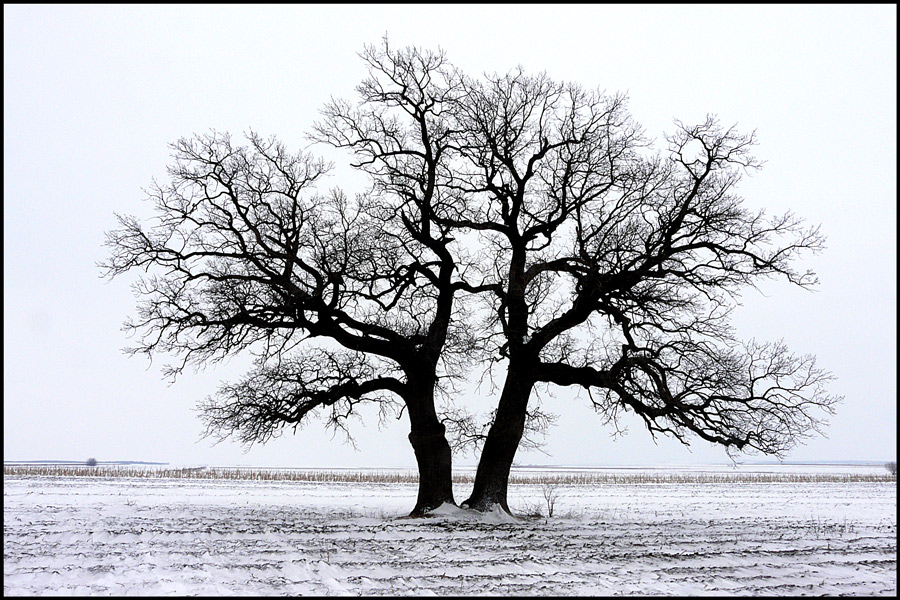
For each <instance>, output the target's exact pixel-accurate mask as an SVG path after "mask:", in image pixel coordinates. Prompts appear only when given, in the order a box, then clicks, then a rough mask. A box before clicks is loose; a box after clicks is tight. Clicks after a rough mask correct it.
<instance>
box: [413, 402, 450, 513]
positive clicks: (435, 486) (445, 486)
mask: <svg viewBox="0 0 900 600" xmlns="http://www.w3.org/2000/svg"><path fill="white" fill-rule="evenodd" d="M409 441H410V443H411V444H412V447H413V450H414V451H415V453H416V462H417V463H418V466H419V494H418V497H417V498H416V506H415V508H413V510H412V512H411V513H410V516H421V515H423V514H425V513H426V512H428V511H430V510H433V509H435V508H437V507H438V506H440V505H441V504H443V503H445V502H448V503H450V504H454V505H455V504H456V502H455V501H454V500H453V477H452V468H451V456H450V444H448V443H447V438H446V436H445V435H444V425H443V423H440V422H437V419H435V424H432V425H430V426H429V427H428V428H427V429H425V430H422V429H418V428H415V427H413V430H412V431H411V432H410V434H409Z"/></svg>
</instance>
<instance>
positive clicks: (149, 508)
mask: <svg viewBox="0 0 900 600" xmlns="http://www.w3.org/2000/svg"><path fill="white" fill-rule="evenodd" d="M464 488H465V489H464ZM415 490H416V488H415V485H414V484H361V483H353V484H341V483H327V484H323V483H306V482H258V481H216V480H195V481H192V480H185V479H137V478H133V479H124V478H123V479H100V478H89V477H19V476H16V477H4V482H3V495H4V502H3V592H4V595H41V594H59V595H194V594H196V595H213V594H215V595H226V594H227V595H234V594H244V595H246V594H254V595H300V594H308V595H332V594H337V595H359V594H364V595H380V594H389V595H397V594H401V595H406V594H415V595H428V594H439V595H451V594H452V595H465V594H488V595H509V594H512V595H561V594H565V595H573V594H576V595H612V594H643V595H648V594H655V595H718V594H731V595H734V594H741V595H797V594H801V595H839V594H840V595H885V596H893V595H896V592H897V562H896V561H897V488H896V483H895V482H891V483H871V482H869V483H840V484H836V483H765V484H763V483H752V484H708V483H706V484H696V483H680V484H641V485H622V484H619V485H572V486H561V487H559V488H558V489H557V493H558V495H559V500H558V502H557V504H556V507H555V515H554V517H553V518H550V519H545V518H540V519H534V518H530V519H518V520H516V519H512V518H509V517H507V516H505V515H500V514H488V515H484V516H477V517H476V516H473V515H471V514H469V513H466V512H461V511H458V510H455V509H452V508H448V509H444V510H439V511H438V512H439V513H440V514H438V515H436V516H434V517H432V518H428V519H407V518H401V517H402V516H403V515H404V514H405V513H406V512H408V511H409V509H410V508H411V507H412V505H413V503H414V498H415ZM467 491H468V486H460V485H457V486H456V496H457V500H463V499H464V498H465V492H467ZM510 505H511V507H512V508H513V510H514V511H515V510H517V509H518V511H519V512H520V513H522V512H533V508H534V507H535V506H538V505H540V506H541V507H542V509H543V512H544V514H546V503H545V501H544V498H543V495H542V492H541V486H539V485H518V486H514V487H513V488H512V490H511V493H510ZM529 509H532V510H529Z"/></svg>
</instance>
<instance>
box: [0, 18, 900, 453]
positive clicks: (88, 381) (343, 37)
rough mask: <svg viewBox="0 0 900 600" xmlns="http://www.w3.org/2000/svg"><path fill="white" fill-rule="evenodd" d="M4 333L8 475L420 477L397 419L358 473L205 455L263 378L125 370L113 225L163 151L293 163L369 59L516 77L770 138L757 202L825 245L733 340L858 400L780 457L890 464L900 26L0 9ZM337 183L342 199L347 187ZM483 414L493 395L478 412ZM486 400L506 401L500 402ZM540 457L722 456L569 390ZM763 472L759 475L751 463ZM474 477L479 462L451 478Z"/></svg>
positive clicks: (756, 307)
mask: <svg viewBox="0 0 900 600" xmlns="http://www.w3.org/2000/svg"><path fill="white" fill-rule="evenodd" d="M3 12H4V25H3V27H4V48H3V62H4V86H3V89H4V99H3V100H4V102H3V111H4V112H3V119H4V153H3V156H4V159H3V160H4V203H3V217H4V221H3V231H4V242H3V249H4V256H3V269H4V270H3V283H4V285H3V320H4V336H3V338H4V339H3V341H4V349H3V370H4V380H3V388H4V396H3V398H4V400H3V416H4V421H3V451H4V459H5V460H37V459H57V460H59V459H65V460H83V459H86V458H88V457H96V458H97V459H98V460H146V461H163V462H170V463H176V464H209V465H230V464H248V465H273V466H412V465H414V464H415V461H414V458H413V453H412V449H411V448H410V446H409V443H408V441H407V439H406V434H407V433H408V421H407V420H406V418H405V417H404V418H403V419H402V420H400V421H397V422H394V423H392V424H389V425H388V426H387V427H385V428H383V429H381V430H379V429H378V428H377V426H376V423H375V422H374V421H373V422H369V423H366V424H365V426H362V425H356V426H354V427H353V432H354V433H355V434H356V440H357V446H358V448H359V451H355V450H353V448H351V447H350V446H348V445H347V444H345V443H344V441H343V439H342V438H341V437H340V436H338V437H335V438H332V435H331V434H330V433H328V432H326V431H325V430H324V428H323V427H322V426H321V424H320V423H319V422H312V423H310V424H309V425H307V426H306V427H305V428H304V429H302V430H298V433H297V434H296V435H291V434H288V435H286V436H285V437H283V438H281V439H279V440H276V441H274V442H271V443H269V444H268V445H266V446H265V447H254V448H253V449H251V450H250V451H249V452H247V453H245V452H244V449H243V448H242V447H241V446H240V445H239V444H237V443H231V442H224V443H221V444H219V445H216V446H213V445H212V444H211V442H210V441H208V440H201V439H200V434H201V432H202V425H201V422H200V420H199V419H198V417H197V415H196V413H195V412H194V407H195V404H196V402H197V401H198V400H202V399H203V398H204V397H205V396H206V395H208V394H210V393H212V392H213V391H214V390H215V388H216V387H217V386H218V384H219V382H221V381H235V380H237V379H238V378H239V377H240V376H241V375H242V374H243V373H244V370H245V369H246V368H247V367H248V366H249V361H248V360H246V359H245V358H242V357H237V358H235V359H234V360H231V361H230V362H227V363H224V364H222V365H219V366H218V367H216V368H214V369H208V370H206V371H204V372H201V373H198V374H191V373H188V374H186V375H184V376H183V377H182V378H181V379H179V380H178V381H177V382H176V383H175V384H174V385H171V386H170V385H168V384H167V382H166V381H164V380H163V378H162V375H161V372H160V367H161V365H162V364H163V363H164V362H165V360H164V359H165V358H166V357H160V359H159V360H157V361H155V362H154V363H153V364H148V362H147V361H146V360H145V359H144V358H137V357H135V358H129V357H127V356H126V355H124V354H123V353H122V352H121V349H122V348H123V347H125V346H127V345H128V344H129V339H128V338H127V337H126V335H125V334H124V333H123V332H122V331H121V329H120V328H121V325H122V322H123V321H124V320H125V318H126V317H128V316H130V315H133V314H134V309H135V299H134V297H133V296H132V294H131V290H130V287H129V282H128V280H126V279H125V278H122V279H117V280H114V281H112V282H108V281H106V280H104V279H101V278H100V276H99V270H98V269H97V267H96V263H97V262H99V261H101V260H104V259H105V258H106V256H107V250H106V249H105V248H104V247H103V246H102V244H103V240H104V232H105V231H107V230H109V229H112V228H114V227H115V226H116V221H115V218H114V216H113V213H114V212H120V213H126V214H135V215H138V216H142V215H143V216H146V215H147V214H148V212H149V211H148V209H149V205H148V204H147V203H145V202H143V201H142V198H143V193H142V188H144V187H146V186H147V185H148V184H149V183H150V181H151V178H153V177H157V178H158V179H160V180H164V179H165V168H166V165H167V164H168V163H169V161H170V156H169V152H170V151H169V149H168V148H167V144H169V143H170V142H173V141H175V140H176V139H178V138H179V137H181V136H190V135H191V134H193V133H205V132H207V131H209V130H210V129H212V128H215V129H217V130H219V131H228V132H232V133H233V134H235V135H236V136H238V137H239V136H240V134H241V132H244V131H246V130H247V129H248V128H251V127H252V128H253V129H255V130H256V131H258V132H259V133H261V134H263V135H270V134H275V135H277V136H278V137H279V138H280V139H281V140H283V141H284V142H285V143H286V144H287V145H288V146H289V147H290V148H292V149H299V148H300V147H303V146H305V145H306V142H305V140H304V137H303V136H304V133H305V132H306V131H307V130H308V129H309V127H310V125H311V124H312V122H313V121H314V120H316V119H317V118H318V110H319V108H321V106H322V105H323V103H324V102H326V101H327V100H328V99H329V97H330V96H332V95H333V96H335V97H344V98H354V95H353V94H354V91H353V88H354V86H355V85H356V84H357V83H359V81H360V80H361V79H362V78H363V77H364V76H365V70H364V66H363V63H362V61H361V60H360V59H359V57H358V55H357V53H358V52H359V51H361V50H362V48H363V45H364V44H367V43H377V42H379V40H380V39H381V37H382V36H383V35H385V33H387V34H388V35H389V38H390V41H391V44H392V45H393V46H395V47H399V46H406V45H416V46H421V47H423V48H428V49H436V48H437V47H440V48H442V49H444V50H445V51H446V53H447V55H448V58H449V59H450V61H451V62H453V63H454V64H456V65H457V66H459V67H461V68H462V69H463V70H465V71H466V72H467V73H469V74H470V75H478V74H480V73H484V72H506V71H508V70H510V69H512V68H514V67H516V66H517V65H521V66H522V67H523V68H524V69H526V71H528V72H530V73H536V72H539V71H546V72H547V74H548V75H549V76H550V77H552V78H554V79H556V80H564V81H575V82H578V83H580V84H582V85H584V86H585V87H588V88H597V87H599V88H602V89H605V90H606V91H608V92H616V91H623V92H627V93H628V94H629V97H630V108H631V111H632V114H633V115H634V117H635V118H636V119H637V121H638V122H640V123H641V124H642V125H643V126H644V127H645V129H646V131H647V132H648V134H650V135H653V136H655V137H656V138H657V139H659V140H661V139H662V135H663V133H665V132H670V131H672V129H673V126H672V122H673V119H675V118H678V119H680V120H682V121H684V122H686V123H691V122H696V121H700V120H702V119H703V117H704V116H705V115H706V114H707V113H716V114H718V115H719V117H720V119H721V120H722V122H723V123H728V124H731V123H737V124H738V127H739V128H740V129H741V130H742V131H750V130H752V129H756V131H757V136H758V139H759V146H758V147H757V149H756V155H757V156H758V158H760V159H762V160H764V161H766V165H765V167H764V168H763V169H762V170H761V171H759V172H758V173H756V174H754V175H753V177H752V178H749V179H745V180H744V181H743V183H742V184H741V186H740V188H739V190H738V191H739V192H740V193H741V194H742V195H743V196H744V197H745V198H746V202H747V205H748V206H751V207H765V208H766V209H767V210H768V211H769V212H770V213H780V212H784V211H786V210H793V211H794V212H795V213H797V214H798V215H800V216H802V217H804V218H805V219H806V221H807V222H808V223H810V224H821V226H822V231H823V232H824V234H825V235H826V236H827V238H828V241H827V250H826V251H825V252H824V253H822V254H821V255H819V256H814V257H807V258H805V259H803V261H802V264H803V266H809V267H811V268H813V269H814V270H815V271H816V272H817V273H818V275H819V278H820V281H821V283H820V285H819V286H818V288H817V291H815V292H805V291H802V290H799V289H796V288H794V287H792V286H790V285H789V284H786V283H770V284H766V285H764V286H763V287H762V293H760V292H756V291H752V290H750V291H748V292H747V293H746V294H745V295H744V298H743V300H744V305H743V306H742V307H741V308H740V309H739V310H738V311H737V313H736V318H735V324H736V326H737V329H738V334H739V336H740V337H742V338H745V339H749V338H752V337H756V338H757V339H764V340H777V339H784V341H785V342H786V343H787V344H788V346H789V347H790V348H791V350H792V351H794V352H796V353H799V354H807V353H810V354H815V355H816V356H817V357H818V362H819V366H821V367H823V368H825V369H827V370H829V371H831V372H832V373H833V374H834V375H835V376H836V377H837V379H836V381H835V382H834V383H833V384H832V385H831V388H830V389H831V391H832V392H833V393H834V394H839V395H843V396H845V400H844V402H843V404H841V405H840V406H839V407H838V408H837V414H836V415H835V416H834V417H832V418H831V420H830V425H829V427H828V429H827V435H828V439H824V438H816V439H813V440H810V441H808V442H807V443H806V444H805V445H804V446H801V447H799V448H798V449H797V450H795V451H794V452H793V453H792V454H791V455H790V456H789V459H792V460H847V459H849V460H888V459H891V460H893V459H895V458H896V442H897V428H896V417H897V408H896V399H897V370H896V360H897V337H896V334H897V318H896V313H897V311H896V309H897V290H896V285H897V274H896V267H897V208H896V201H897V189H896V176H897V172H896V160H897V156H896V144H897V137H896V133H897V122H896V111H897V91H896V83H897V80H896V74H897V64H896V56H897V54H896V51H897V37H896V36H897V30H896V16H897V14H896V13H897V9H896V6H893V5H877V6H852V7H850V6H835V5H825V6H792V7H783V6H772V5H767V6H738V7H734V6H718V5H701V6H670V5H665V6H641V5H637V6H619V7H616V6H599V5H598V6H585V5H572V6H558V5H556V6H541V5H493V6H480V5H461V6H450V5H436V6H432V5H427V6H416V5H406V4H404V5H387V6H369V5H360V6H352V5H328V6H308V5H300V6H269V5H267V6H233V5H228V6H218V7H209V6H186V7H185V6H125V7H120V6H20V5H4V7H3ZM337 183H339V182H334V184H337ZM469 400H470V401H473V402H480V403H482V404H481V405H482V406H487V405H489V403H490V402H491V401H492V398H490V397H487V394H486V391H485V390H482V395H481V397H477V396H475V397H473V398H469ZM493 400H495V399H493ZM544 407H545V408H546V409H547V410H549V411H551V412H554V413H557V414H558V415H559V416H560V418H559V424H558V425H557V426H556V427H554V428H553V429H551V430H550V431H549V433H548V436H547V444H546V446H545V448H544V451H545V452H546V453H547V455H544V454H540V453H534V452H532V453H521V452H520V454H519V455H518V457H517V458H518V462H520V463H541V464H582V465H604V464H606V465H627V464H654V463H669V464H672V463H702V462H719V461H724V460H727V458H726V456H725V454H724V452H723V451H722V450H721V449H719V448H715V447H712V446H710V445H708V444H706V443H705V442H703V441H701V440H697V441H695V442H694V443H693V444H692V446H691V448H690V450H688V449H685V448H683V447H682V446H681V445H680V444H678V443H676V442H674V441H669V440H664V439H661V440H659V441H658V443H657V444H654V443H653V442H652V441H651V439H650V436H649V434H648V433H647V432H646V430H645V429H644V428H643V426H642V425H641V424H640V423H638V422H636V421H624V422H623V425H626V426H627V427H628V431H627V433H626V434H625V435H624V436H618V437H613V436H612V435H611V434H612V433H613V432H612V430H610V429H609V428H608V427H604V426H602V424H601V421H600V419H599V418H598V417H597V416H595V415H594V414H593V413H592V411H591V410H590V409H589V408H588V404H587V400H586V399H585V398H579V397H576V395H575V394H574V392H573V391H572V390H558V393H556V395H555V398H547V399H546V401H545V404H544ZM755 458H760V457H755ZM457 461H458V462H459V463H460V464H463V463H468V464H471V463H473V458H472V457H471V456H469V455H466V456H461V457H459V458H458V459H457Z"/></svg>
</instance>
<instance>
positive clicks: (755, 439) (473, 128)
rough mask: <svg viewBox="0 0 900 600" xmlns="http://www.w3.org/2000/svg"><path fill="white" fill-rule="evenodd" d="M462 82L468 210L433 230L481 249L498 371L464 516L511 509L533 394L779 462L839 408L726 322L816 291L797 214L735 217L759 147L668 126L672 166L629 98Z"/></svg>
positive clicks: (496, 80)
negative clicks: (756, 295) (765, 296)
mask: <svg viewBox="0 0 900 600" xmlns="http://www.w3.org/2000/svg"><path fill="white" fill-rule="evenodd" d="M462 81H463V84H462V85H463V86H464V88H465V89H466V94H465V95H463V96H462V97H461V100H460V101H459V103H458V104H457V110H456V111H455V117H456V119H455V122H454V123H453V125H452V126H451V129H454V130H456V131H457V132H459V133H458V136H459V140H460V141H459V142H458V145H457V149H458V153H459V163H458V166H457V179H456V188H455V189H456V191H457V193H458V195H459V196H460V197H461V198H463V200H462V201H459V202H457V203H455V204H454V205H452V206H451V207H450V208H451V210H446V211H444V212H442V213H441V223H443V224H445V225H449V226H452V227H456V228H463V229H468V230H471V231H477V232H479V234H480V235H481V238H482V241H483V243H484V244H485V246H486V247H489V248H491V252H490V253H489V254H485V255H484V257H487V259H486V262H485V263H484V264H483V265H482V273H483V274H484V275H485V276H486V277H489V278H490V277H492V279H491V280H490V281H489V282H488V283H485V284H484V285H483V286H482V289H484V290H486V291H487V292H488V294H487V297H488V298H491V299H492V314H493V321H492V328H491V330H490V331H489V333H488V334H486V335H487V336H491V337H490V339H496V340H497V342H496V344H495V346H494V347H495V351H496V357H497V358H498V359H502V361H503V362H504V364H505V365H506V379H505V383H504V384H503V387H502V391H501V394H500V399H499V403H498V405H497V410H496V413H495V416H494V419H493V422H492V425H491V427H490V430H489V432H488V434H487V437H486V438H485V439H484V448H483V452H482V455H481V458H480V461H479V466H478V471H477V474H476V479H475V484H474V487H473V491H472V494H471V496H470V497H469V499H468V500H467V501H466V502H465V503H464V505H468V506H470V507H473V508H477V509H486V508H488V507H490V506H491V505H493V504H500V505H501V506H502V507H503V508H504V509H505V510H507V511H508V510H509V508H508V506H507V501H506V496H507V486H508V477H509V470H510V467H511V465H512V462H513V458H514V456H515V453H516V450H517V448H518V447H519V444H520V441H521V439H522V435H523V431H524V429H525V423H526V418H527V414H528V404H529V399H530V398H531V396H532V392H533V390H534V388H535V386H537V385H549V384H554V385H561V386H579V387H581V388H584V389H585V390H587V391H588V393H589V394H590V395H591V398H592V401H593V404H594V406H595V408H596V410H597V411H598V412H599V413H601V414H602V415H604V416H605V417H606V419H608V420H609V421H613V422H614V421H615V420H616V418H617V416H618V415H619V414H620V413H621V411H623V410H631V411H634V412H635V413H636V414H638V415H639V416H640V417H642V419H643V420H644V422H645V424H646V426H647V428H648V430H649V431H650V432H651V434H654V435H655V434H657V433H665V434H670V435H673V436H675V437H676V438H677V439H679V440H680V441H682V442H684V443H688V442H689V438H688V435H689V434H694V435H696V436H699V437H700V438H701V439H704V440H707V441H709V442H713V443H717V444H722V445H724V446H726V447H727V448H729V449H732V450H744V451H750V450H756V451H759V452H763V453H767V454H776V455H777V454H780V453H783V452H784V451H786V450H787V449H789V448H790V447H791V446H792V445H793V444H794V443H795V442H796V440H797V439H799V438H800V437H802V436H803V435H806V434H807V433H808V432H809V431H812V430H816V428H817V426H818V425H819V420H818V418H817V417H816V416H815V411H816V410H818V409H821V410H822V411H824V412H825V413H830V412H831V410H832V406H833V404H834V403H835V402H837V401H838V398H835V397H831V396H828V395H827V394H826V393H825V388H824V384H825V383H827V381H828V380H829V379H830V376H829V375H828V374H827V373H825V372H823V371H821V370H820V369H818V368H817V367H816V366H815V360H814V358H812V357H809V356H804V357H796V356H793V355H791V354H790V353H789V352H788V350H787V349H786V348H785V346H784V345H783V344H781V343H774V344H773V343H757V342H750V343H749V344H745V345H742V344H740V343H739V342H738V340H737V339H736V338H735V337H734V334H733V331H732V329H731V327H730V326H729V323H728V316H729V313H730V311H731V309H732V308H733V306H734V305H735V304H736V303H737V302H738V293H739V291H740V290H741V289H742V288H743V287H745V286H748V285H749V286H752V285H754V283H755V282H757V281H759V280H760V279H761V278H765V277H775V276H780V277H784V278H786V279H787V280H788V281H790V282H791V283H794V284H796V285H798V286H800V287H803V288H808V287H810V286H812V285H813V284H814V283H815V282H816V280H815V277H814V274H813V273H811V272H809V271H806V272H797V271H795V270H794V269H793V267H792V262H793V261H794V259H795V258H796V257H797V255H798V254H799V253H800V252H801V251H806V250H808V251H813V252H815V251H818V250H819V249H820V248H821V247H822V237H821V235H820V234H819V231H818V229H816V228H807V229H804V228H803V226H802V223H801V221H800V220H799V219H797V218H795V217H794V216H792V215H790V214H787V215H784V216H779V217H774V218H768V217H766V215H765V213H764V212H762V211H760V212H757V213H752V212H750V211H748V210H746V209H744V208H742V206H741V199H740V198H739V197H738V196H736V195H735V193H734V188H735V185H736V184H737V183H738V181H739V180H740V175H741V172H742V171H743V170H746V169H752V168H756V167H757V166H758V164H757V163H756V161H755V160H754V159H753V158H752V156H751V155H750V154H749V150H750V147H751V146H752V145H753V144H754V137H753V135H749V136H748V135H741V134H739V133H737V132H736V131H735V130H734V129H733V128H727V129H726V128H722V127H721V126H719V124H718V123H717V121H716V120H715V119H714V118H712V117H710V118H708V119H707V120H706V122H704V123H702V124H700V125H697V126H685V125H682V124H680V123H678V124H677V126H678V130H677V132H676V133H675V134H674V135H672V136H671V137H669V138H668V142H669V148H668V152H667V154H666V155H664V156H663V155H659V154H656V155H650V154H649V153H648V152H647V148H648V143H647V142H646V140H645V139H644V137H643V134H642V132H641V129H640V127H639V126H638V125H636V124H635V123H634V122H633V120H632V119H631V117H630V115H629V114H628V113H627V111H626V109H625V99H624V97H622V96H607V95H604V94H600V93H594V92H588V91H585V90H584V89H582V88H581V87H579V86H576V85H563V84H559V83H555V82H553V81H551V80H550V79H548V78H547V77H546V76H544V75H540V76H537V77H531V76H526V75H525V74H524V73H522V72H521V71H517V72H513V73H511V74H508V75H505V76H494V77H489V78H487V81H486V82H480V81H474V80H471V79H468V78H462ZM493 336H496V337H493Z"/></svg>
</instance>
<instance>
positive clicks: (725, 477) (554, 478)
mask: <svg viewBox="0 0 900 600" xmlns="http://www.w3.org/2000/svg"><path fill="white" fill-rule="evenodd" d="M3 476H4V477H10V476H20V477H101V478H127V477H135V478H149V479H170V478H175V479H216V480H250V481H307V482H329V483H417V482H418V480H419V478H418V475H417V474H416V473H415V472H414V471H370V470H343V471H329V470H326V469H316V470H296V469H285V470H280V469H249V468H233V467H232V468H205V467H200V468H183V469H163V468H147V467H110V466H96V467H88V466H80V465H69V466H60V465H25V466H4V467H3ZM474 477H475V475H474V473H455V474H454V476H453V482H454V483H461V484H471V483H472V482H473V480H474ZM896 480H897V478H896V476H895V475H890V474H888V473H885V474H875V473H870V474H854V473H703V472H698V473H693V472H687V473H652V472H651V473H646V472H644V473H515V472H513V473H512V474H511V475H510V484H552V485H633V484H688V483H726V484H727V483H860V482H862V483H880V482H893V481H896Z"/></svg>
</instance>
